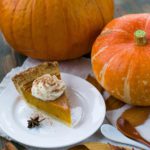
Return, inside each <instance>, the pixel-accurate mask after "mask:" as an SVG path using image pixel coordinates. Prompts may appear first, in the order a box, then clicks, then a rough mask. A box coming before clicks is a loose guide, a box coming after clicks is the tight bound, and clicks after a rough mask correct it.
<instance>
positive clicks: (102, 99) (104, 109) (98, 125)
mask: <svg viewBox="0 0 150 150" xmlns="http://www.w3.org/2000/svg"><path fill="white" fill-rule="evenodd" d="M61 75H65V76H68V75H69V76H73V77H75V78H79V79H80V80H82V81H83V82H86V84H90V86H92V87H93V88H94V89H95V91H96V92H98V93H99V96H100V97H101V103H102V105H101V106H100V107H101V109H103V112H104V113H103V115H101V118H100V119H99V121H98V123H97V125H96V126H95V127H94V128H93V130H92V132H91V133H90V134H89V135H87V136H86V137H84V138H82V139H79V140H76V141H75V142H70V143H68V144H65V145H59V146H48V145H46V146H44V145H42V146H40V144H39V145H38V144H37V145H35V144H31V143H26V142H23V141H19V139H18V140H17V137H16V138H14V137H13V136H11V135H10V134H9V132H7V131H4V128H3V127H2V122H1V120H0V128H1V129H2V131H4V133H6V134H7V135H8V136H9V137H11V139H13V140H14V141H16V142H18V143H21V144H24V145H26V146H30V147H34V148H54V149H56V148H64V147H68V146H72V145H75V144H77V143H80V142H82V141H84V140H85V139H87V138H89V137H90V136H92V135H93V134H94V133H95V132H96V131H97V130H98V129H99V128H100V126H101V125H102V123H103V121H104V119H105V116H106V105H105V102H104V98H103V96H102V94H101V93H100V92H99V91H98V90H97V88H96V87H95V86H94V85H92V84H91V83H90V82H88V81H87V80H86V79H83V78H81V77H80V76H76V75H74V74H71V73H65V72H61ZM10 84H13V83H12V82H11V83H10ZM11 86H12V85H11ZM7 89H9V84H8V86H7V87H6V88H5V89H4V90H3V91H2V93H1V95H2V94H3V93H4V92H5V90H7Z"/></svg>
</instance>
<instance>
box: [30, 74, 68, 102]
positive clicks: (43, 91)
mask: <svg viewBox="0 0 150 150" xmlns="http://www.w3.org/2000/svg"><path fill="white" fill-rule="evenodd" d="M65 89H66V85H65V82H64V81H63V80H59V79H58V78H57V77H56V76H55V75H50V74H44V75H43V76H41V77H38V78H37V79H35V80H34V81H33V83H32V88H31V92H32V95H33V96H34V97H36V98H39V99H41V100H43V101H53V100H56V99H57V98H59V97H60V96H61V95H62V94H63V93H64V91H65Z"/></svg>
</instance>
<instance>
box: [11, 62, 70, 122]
mask: <svg viewBox="0 0 150 150" xmlns="http://www.w3.org/2000/svg"><path fill="white" fill-rule="evenodd" d="M44 74H50V75H55V76H56V77H57V78H59V79H60V78H61V76H60V72H59V67H58V63H57V62H45V63H42V64H40V65H38V66H35V67H33V68H29V69H27V70H25V71H24V72H21V73H19V74H17V75H15V76H14V77H13V78H12V80H13V82H14V85H15V87H16V89H17V91H18V92H19V93H20V94H21V95H22V97H23V98H24V100H25V101H26V102H27V103H28V104H30V105H32V106H34V107H36V108H37V109H39V110H41V111H43V112H45V113H47V114H48V115H52V116H53V117H55V118H56V119H59V120H60V121H62V122H64V123H66V124H68V125H71V112H70V107H69V103H68V98H67V96H66V94H65V92H64V93H63V95H61V96H60V97H59V98H57V99H56V100H54V101H42V100H41V99H38V98H36V97H34V96H32V92H31V88H32V83H33V81H34V80H35V79H37V78H38V77H40V76H42V75H44Z"/></svg>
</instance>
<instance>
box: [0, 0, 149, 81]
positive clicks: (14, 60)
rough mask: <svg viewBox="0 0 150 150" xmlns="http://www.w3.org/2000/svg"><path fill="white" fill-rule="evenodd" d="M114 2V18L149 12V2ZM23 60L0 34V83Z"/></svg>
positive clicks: (115, 0) (146, 0) (142, 0)
mask: <svg viewBox="0 0 150 150" xmlns="http://www.w3.org/2000/svg"><path fill="white" fill-rule="evenodd" d="M114 2H115V15H114V17H119V16H122V15H125V14H130V13H146V12H150V0H114ZM88 56H90V55H88ZM25 59H26V57H25V56H23V55H20V54H18V53H16V52H14V51H13V50H12V49H11V47H9V46H8V45H7V44H6V42H5V41H4V39H3V37H2V35H1V33H0V81H1V80H2V79H3V77H4V76H5V74H6V73H7V72H9V71H10V70H11V69H12V68H13V67H16V66H18V65H21V64H22V63H23V61H24V60H25Z"/></svg>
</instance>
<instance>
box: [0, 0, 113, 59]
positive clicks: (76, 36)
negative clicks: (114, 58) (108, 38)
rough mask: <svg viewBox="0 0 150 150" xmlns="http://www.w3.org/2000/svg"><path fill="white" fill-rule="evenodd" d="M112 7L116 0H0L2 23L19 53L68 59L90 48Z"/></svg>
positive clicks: (111, 16)
mask: <svg viewBox="0 0 150 150" xmlns="http://www.w3.org/2000/svg"><path fill="white" fill-rule="evenodd" d="M113 11H114V9H113V0H61V1H60V0H0V27H1V31H2V32H3V34H4V37H5V38H6V40H7V42H8V43H9V44H10V45H11V46H12V47H13V48H14V49H15V50H17V51H18V52H20V53H22V54H24V55H27V56H30V57H32V58H38V59H43V60H66V59H73V58H77V57H80V56H82V55H83V54H86V53H88V52H89V51H90V49H91V47H92V43H93V42H94V40H95V39H96V37H97V36H98V34H99V33H100V31H101V29H102V28H103V27H104V25H105V24H106V23H108V22H109V21H110V20H111V19H112V18H113Z"/></svg>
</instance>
